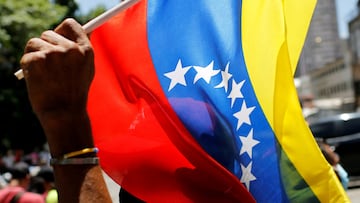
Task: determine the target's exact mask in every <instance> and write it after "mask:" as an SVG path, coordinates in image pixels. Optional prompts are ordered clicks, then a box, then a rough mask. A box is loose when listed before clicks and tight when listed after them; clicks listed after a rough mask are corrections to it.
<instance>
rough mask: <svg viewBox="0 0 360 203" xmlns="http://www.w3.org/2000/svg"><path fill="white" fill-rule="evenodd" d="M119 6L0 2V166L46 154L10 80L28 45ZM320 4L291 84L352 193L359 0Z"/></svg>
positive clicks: (95, 0)
mask: <svg viewBox="0 0 360 203" xmlns="http://www.w3.org/2000/svg"><path fill="white" fill-rule="evenodd" d="M118 2H119V0H107V1H106V0H105V1H104V0H21V1H14V0H0V163H1V161H2V162H4V163H3V164H11V163H14V162H16V161H17V160H20V159H28V161H30V162H33V161H34V162H39V163H41V159H40V158H39V157H40V156H37V157H38V158H37V159H34V153H35V154H37V155H39V154H46V153H47V152H48V151H47V150H48V149H47V145H46V140H45V136H44V134H43V131H42V129H41V127H40V124H39V122H38V120H37V119H36V117H35V116H34V114H33V112H32V110H31V107H30V105H29V102H28V98H27V93H26V86H25V83H24V81H23V80H21V81H19V80H17V79H16V78H15V77H14V75H13V73H14V72H15V71H16V70H17V69H18V67H19V60H20V57H21V55H22V54H23V48H24V46H25V43H26V41H27V40H28V39H30V38H31V37H36V36H39V35H40V33H41V32H42V31H44V30H47V29H52V28H54V27H55V26H56V25H58V24H59V23H60V22H61V21H62V20H63V19H64V18H67V17H72V18H75V19H77V20H78V21H79V22H81V23H85V22H87V21H88V20H90V19H92V18H94V17H95V16H97V15H99V14H100V13H102V12H104V11H105V10H106V9H108V8H110V7H112V6H114V5H115V4H117V3H118ZM317 2H318V3H317V6H316V9H315V12H314V15H313V19H312V22H311V25H310V29H309V32H308V35H307V38H306V41H305V44H304V47H303V51H302V54H301V57H300V60H299V63H298V67H297V72H296V75H295V80H294V83H295V85H296V88H297V91H298V96H299V103H300V104H301V105H302V108H303V114H304V117H305V119H306V120H307V122H308V124H309V126H310V129H311V130H312V132H313V135H314V137H315V138H316V139H317V140H320V141H321V142H324V143H326V144H328V145H329V146H330V147H331V149H332V150H333V151H334V152H335V153H337V154H338V155H339V157H340V163H341V165H342V166H343V168H344V169H345V171H347V173H348V175H349V178H350V182H349V185H348V186H349V188H358V187H359V186H360V183H359V182H360V181H359V180H360V1H358V0H317ZM34 164H36V163H34ZM0 165H1V164H0ZM0 173H1V171H0ZM358 197H359V199H360V193H359V195H358Z"/></svg>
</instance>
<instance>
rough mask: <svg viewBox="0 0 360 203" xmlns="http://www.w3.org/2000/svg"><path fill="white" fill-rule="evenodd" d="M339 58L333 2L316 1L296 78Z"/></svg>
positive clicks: (338, 41)
mask: <svg viewBox="0 0 360 203" xmlns="http://www.w3.org/2000/svg"><path fill="white" fill-rule="evenodd" d="M341 57H342V54H341V51H340V39H339V32H338V24H337V14H336V5H335V0H317V4H316V8H315V11H314V14H313V17H312V20H311V24H310V27H309V31H308V34H307V37H306V40H305V43H304V47H303V51H302V54H301V56H300V60H299V64H298V69H297V70H298V72H297V76H302V75H306V74H307V73H309V72H311V71H313V70H315V69H319V68H322V67H324V66H325V64H327V63H332V62H333V61H335V60H338V59H340V58H341Z"/></svg>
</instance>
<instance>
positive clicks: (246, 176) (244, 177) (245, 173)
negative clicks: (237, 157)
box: [240, 162, 256, 190]
mask: <svg viewBox="0 0 360 203" xmlns="http://www.w3.org/2000/svg"><path fill="white" fill-rule="evenodd" d="M240 166H241V171H242V174H241V178H240V181H241V182H242V183H244V184H245V186H246V188H247V189H248V190H250V182H251V181H254V180H256V177H255V176H254V175H253V174H252V173H251V169H252V162H250V163H249V165H248V166H246V167H245V166H244V165H242V164H240Z"/></svg>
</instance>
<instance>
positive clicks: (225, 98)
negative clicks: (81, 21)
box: [88, 0, 348, 202]
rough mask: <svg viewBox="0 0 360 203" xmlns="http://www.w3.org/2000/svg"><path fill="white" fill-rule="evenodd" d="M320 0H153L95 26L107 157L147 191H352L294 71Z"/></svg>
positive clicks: (236, 198)
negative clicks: (332, 161)
mask: <svg viewBox="0 0 360 203" xmlns="http://www.w3.org/2000/svg"><path fill="white" fill-rule="evenodd" d="M315 3H316V2H315V0H308V1H305V2H299V1H293V0H292V1H290V0H272V1H265V0H261V1H240V0H236V1H235V0H228V1H209V0H197V1H191V0H182V1H166V0H143V1H141V2H140V3H138V4H136V5H135V6H134V7H131V8H129V9H128V10H126V12H123V13H121V14H120V15H118V16H116V17H114V18H113V19H111V20H110V21H109V22H107V23H106V24H105V25H103V26H102V27H100V28H99V29H97V30H96V31H95V32H94V33H92V36H91V39H92V43H93V46H94V50H95V66H96V74H95V79H94V81H93V84H92V86H91V91H90V94H89V108H88V110H89V114H90V118H91V122H92V126H93V134H94V139H95V142H96V145H97V146H98V147H99V148H100V153H99V156H100V159H101V165H102V167H103V169H104V170H105V171H106V172H107V173H108V174H109V175H110V176H111V177H112V178H113V179H114V180H115V181H116V182H117V183H119V184H120V185H121V187H124V188H125V189H126V190H128V191H129V192H130V193H132V194H133V195H135V196H137V197H138V198H140V199H143V200H145V201H146V202H254V201H256V202H347V201H348V199H347V197H346V195H345V193H344V190H343V189H342V188H341V185H340V183H339V181H338V180H337V177H336V176H335V173H334V172H333V170H332V168H331V167H330V166H329V164H327V162H326V160H325V159H324V158H323V156H322V155H321V152H320V150H319V149H318V147H317V145H316V142H315V141H314V139H313V137H312V134H311V132H310V130H309V128H308V127H307V125H306V123H305V121H304V119H303V117H302V113H301V108H300V105H299V103H298V98H297V94H296V89H295V87H294V84H293V74H294V72H295V67H296V64H297V60H298V57H299V54H300V51H301V48H302V44H303V42H304V38H305V35H306V31H307V28H308V25H309V22H310V19H311V15H312V11H313V9H314V6H315Z"/></svg>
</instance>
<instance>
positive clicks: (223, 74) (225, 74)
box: [215, 62, 232, 92]
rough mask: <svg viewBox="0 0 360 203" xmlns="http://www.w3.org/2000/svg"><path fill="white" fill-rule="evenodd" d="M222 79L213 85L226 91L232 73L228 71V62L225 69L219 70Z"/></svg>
mask: <svg viewBox="0 0 360 203" xmlns="http://www.w3.org/2000/svg"><path fill="white" fill-rule="evenodd" d="M221 77H222V81H221V82H220V84H218V85H217V86H215V88H222V87H223V88H224V89H225V92H227V89H228V84H229V80H230V78H231V77H232V74H230V73H229V62H228V63H227V64H226V67H225V71H221Z"/></svg>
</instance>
